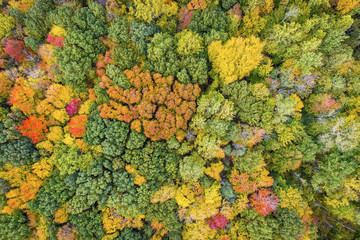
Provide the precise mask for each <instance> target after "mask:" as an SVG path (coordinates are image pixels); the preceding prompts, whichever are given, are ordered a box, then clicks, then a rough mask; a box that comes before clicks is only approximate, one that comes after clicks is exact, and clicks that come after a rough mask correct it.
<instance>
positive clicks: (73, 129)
mask: <svg viewBox="0 0 360 240" xmlns="http://www.w3.org/2000/svg"><path fill="white" fill-rule="evenodd" d="M86 123H87V116H86V115H77V116H74V117H72V118H71V119H70V122H68V125H69V133H71V135H73V136H74V137H77V138H80V137H83V136H84V134H85V131H86V129H85V126H86Z"/></svg>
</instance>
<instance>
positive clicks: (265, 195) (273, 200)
mask: <svg viewBox="0 0 360 240" xmlns="http://www.w3.org/2000/svg"><path fill="white" fill-rule="evenodd" d="M278 203H279V198H278V197H277V196H275V195H274V194H271V192H270V189H265V190H259V191H258V193H254V194H252V195H251V198H250V204H251V206H252V207H253V208H254V209H255V210H256V211H257V212H258V213H259V214H262V215H263V216H266V215H267V214H269V213H271V212H274V211H275V210H276V207H277V205H278Z"/></svg>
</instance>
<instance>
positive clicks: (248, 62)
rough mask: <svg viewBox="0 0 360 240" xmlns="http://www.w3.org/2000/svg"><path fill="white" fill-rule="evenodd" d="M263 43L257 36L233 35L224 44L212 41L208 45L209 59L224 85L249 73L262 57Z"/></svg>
mask: <svg viewBox="0 0 360 240" xmlns="http://www.w3.org/2000/svg"><path fill="white" fill-rule="evenodd" d="M263 47H264V43H262V42H261V41H260V39H259V38H257V37H254V36H251V37H249V38H242V37H236V38H235V37H233V38H231V39H230V40H229V41H227V42H226V43H225V44H222V42H221V41H214V42H212V43H211V44H210V45H209V51H208V53H209V59H210V61H211V62H212V65H213V68H214V70H215V72H216V73H218V74H219V75H220V78H221V80H222V81H223V83H224V84H225V85H227V84H229V83H232V82H234V81H236V80H237V79H242V78H243V77H245V76H247V75H249V73H250V72H251V70H253V69H255V68H256V67H257V66H259V64H260V62H261V60H262V59H263V55H262V53H261V52H262V50H263Z"/></svg>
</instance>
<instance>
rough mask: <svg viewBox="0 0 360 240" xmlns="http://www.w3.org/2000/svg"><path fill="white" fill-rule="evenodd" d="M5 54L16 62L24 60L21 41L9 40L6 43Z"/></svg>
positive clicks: (24, 52)
mask: <svg viewBox="0 0 360 240" xmlns="http://www.w3.org/2000/svg"><path fill="white" fill-rule="evenodd" d="M4 49H5V52H6V53H7V54H9V56H10V57H12V58H13V59H14V60H15V61H17V62H23V61H25V60H26V50H25V44H24V42H23V41H20V40H15V39H9V40H7V41H6V46H5V48H4Z"/></svg>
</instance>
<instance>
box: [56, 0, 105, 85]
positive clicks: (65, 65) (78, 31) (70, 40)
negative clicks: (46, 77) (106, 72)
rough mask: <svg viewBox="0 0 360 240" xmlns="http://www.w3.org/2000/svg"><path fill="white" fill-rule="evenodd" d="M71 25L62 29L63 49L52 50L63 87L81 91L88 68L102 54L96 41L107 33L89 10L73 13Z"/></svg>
mask: <svg viewBox="0 0 360 240" xmlns="http://www.w3.org/2000/svg"><path fill="white" fill-rule="evenodd" d="M94 4H95V3H94ZM95 5H96V4H95ZM58 14H61V12H59V13H58ZM99 14H100V15H101V14H102V13H100V12H99ZM103 14H105V13H104V12H103ZM70 21H71V22H72V23H73V24H71V25H69V26H66V27H65V29H66V39H65V41H64V48H56V49H55V56H56V62H57V64H58V66H59V70H60V71H61V72H62V73H63V76H61V80H62V81H63V82H64V83H65V84H67V85H71V86H73V87H77V88H83V87H85V86H86V85H85V82H84V80H85V79H86V75H87V74H88V72H89V70H90V69H91V65H92V64H93V63H94V62H95V61H96V59H97V56H98V55H99V53H100V52H102V51H103V46H102V45H101V43H100V41H99V40H98V39H99V37H100V36H102V35H105V34H106V33H107V29H106V27H105V22H104V18H102V17H99V18H97V17H96V16H95V13H94V12H93V11H92V9H91V8H81V9H79V10H77V11H75V13H74V15H73V16H72V17H71V20H70ZM61 25H62V24H61Z"/></svg>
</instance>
